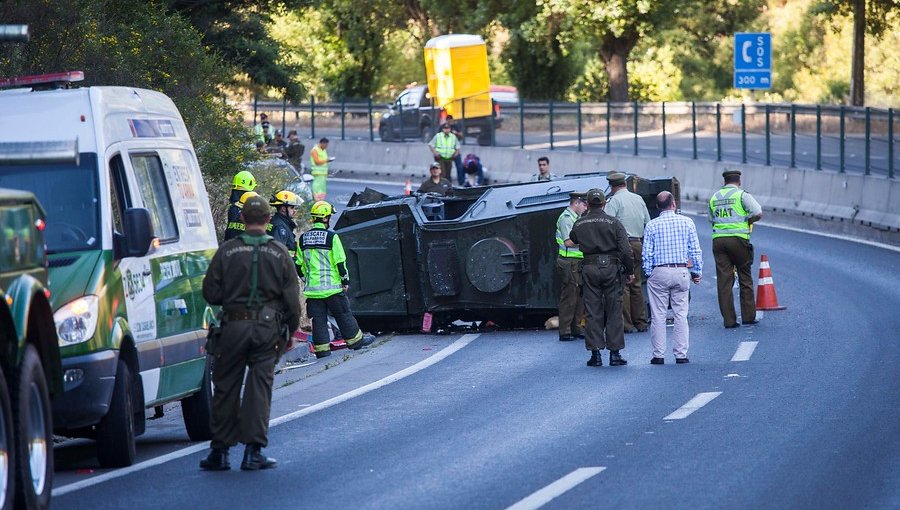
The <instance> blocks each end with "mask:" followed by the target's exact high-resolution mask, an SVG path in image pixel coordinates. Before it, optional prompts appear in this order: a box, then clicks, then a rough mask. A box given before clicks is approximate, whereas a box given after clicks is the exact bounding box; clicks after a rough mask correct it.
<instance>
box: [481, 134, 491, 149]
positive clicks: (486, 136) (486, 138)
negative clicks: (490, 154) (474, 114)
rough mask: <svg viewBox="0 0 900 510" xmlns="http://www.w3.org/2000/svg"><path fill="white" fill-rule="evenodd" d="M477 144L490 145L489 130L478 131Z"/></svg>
mask: <svg viewBox="0 0 900 510" xmlns="http://www.w3.org/2000/svg"><path fill="white" fill-rule="evenodd" d="M478 145H480V146H482V147H488V146H490V145H491V132H490V131H482V132H481V133H478Z"/></svg>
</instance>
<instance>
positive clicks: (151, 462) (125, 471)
mask: <svg viewBox="0 0 900 510" xmlns="http://www.w3.org/2000/svg"><path fill="white" fill-rule="evenodd" d="M479 336H480V335H477V334H474V335H463V336H462V337H460V338H459V339H458V340H457V341H455V342H453V343H452V344H450V345H449V346H447V347H445V348H443V349H441V350H440V351H438V352H436V353H434V354H433V355H431V356H429V357H428V358H425V359H423V360H422V361H420V362H418V363H416V364H415V365H412V366H410V367H406V368H404V369H403V370H401V371H399V372H396V373H394V374H391V375H389V376H387V377H385V378H383V379H380V380H378V381H375V382H373V383H371V384H367V385H365V386H362V387H360V388H357V389H355V390H352V391H348V392H347V393H344V394H341V395H338V396H336V397H334V398H330V399H328V400H326V401H324V402H319V403H318V404H315V405H312V406H310V407H307V408H305V409H300V410H299V411H294V412H292V413H290V414H286V415H284V416H280V417H278V418H275V419H273V420H270V421H269V427H274V426H276V425H280V424H282V423H286V422H289V421H291V420H296V419H297V418H300V417H301V416H305V415H307V414H311V413H314V412H316V411H321V410H322V409H327V408H329V407H331V406H333V405H336V404H340V403H341V402H345V401H347V400H350V399H351V398H354V397H358V396H360V395H362V394H365V393H368V392H370V391H373V390H377V389H378V388H381V387H382V386H387V385H388V384H391V383H392V382H397V381H399V380H400V379H403V378H404V377H408V376H410V375H412V374H414V373H416V372H418V371H420V370H424V369H426V368H428V367H430V366H431V365H434V364H435V363H438V362H439V361H441V360H443V359H444V358H446V357H447V356H450V355H451V354H453V353H455V352H456V351H458V350H460V349H462V348H463V347H465V346H467V345H469V344H470V343H472V341H473V340H475V339H476V338H478V337H479ZM207 448H209V441H206V442H203V443H200V444H195V445H191V446H189V447H187V448H182V449H181V450H176V451H174V452H171V453H167V454H165V455H162V456H160V457H155V458H152V459H148V460H145V461H143V462H139V463H137V464H135V465H133V466H129V467H127V468H122V469H117V470H115V471H110V472H108V473H103V474H102V475H97V476H95V477H93V478H88V479H86V480H81V481H80V482H75V483H70V484H68V485H63V486H62V487H57V488H55V489H53V492H52V494H51V495H52V496H53V497H59V496H62V495H64V494H69V493H70V492H75V491H77V490H81V489H84V488H86V487H90V486H92V485H97V484H100V483H103V482H106V481H109V480H114V479H116V478H121V477H123V476H126V475H130V474H131V473H135V472H137V471H143V470H144V469H147V468H151V467H154V466H158V465H160V464H164V463H166V462H169V461H170V460H175V459H180V458H182V457H186V456H188V455H193V454H195V453H197V452H200V451H203V450H206V449H207Z"/></svg>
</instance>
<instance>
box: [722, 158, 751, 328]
mask: <svg viewBox="0 0 900 510" xmlns="http://www.w3.org/2000/svg"><path fill="white" fill-rule="evenodd" d="M722 177H723V179H724V180H725V186H724V187H723V188H722V189H720V190H719V191H717V192H716V193H715V194H714V195H713V196H712V198H710V199H709V221H710V223H712V227H713V233H712V243H713V257H714V258H715V260H716V280H717V282H716V283H717V286H718V293H719V311H720V312H721V313H722V319H723V320H724V322H725V327H726V328H736V327H738V322H737V316H736V315H735V311H734V295H733V293H732V291H731V288H732V286H733V285H734V273H735V270H737V275H738V283H739V285H740V298H741V322H742V323H744V324H756V322H757V320H756V303H755V301H754V299H753V275H752V274H751V271H752V269H753V245H752V244H750V230H751V228H750V225H751V224H753V223H755V222H757V221H759V220H760V218H762V207H760V205H759V202H757V201H756V199H754V198H753V197H752V196H751V195H750V193H747V192H746V191H744V190H742V189H741V171H740V170H725V171H724V172H722Z"/></svg>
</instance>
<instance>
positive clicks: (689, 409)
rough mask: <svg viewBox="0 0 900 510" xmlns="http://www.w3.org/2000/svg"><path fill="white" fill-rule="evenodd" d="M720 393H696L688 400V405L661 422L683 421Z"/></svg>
mask: <svg viewBox="0 0 900 510" xmlns="http://www.w3.org/2000/svg"><path fill="white" fill-rule="evenodd" d="M721 394H722V392H721V391H707V392H704V393H698V394H697V395H696V396H695V397H694V398H692V399H690V400H688V403H687V404H685V405H683V406H681V407H679V408H678V409H676V410H675V411H674V412H672V414H670V415H668V416H666V417H665V418H663V420H683V419H684V418H687V417H688V416H690V415H691V414H693V413H694V411H696V410H697V409H700V408H701V407H703V406H705V405H706V404H708V403H710V402H712V400H713V399H714V398H716V397H718V396H719V395H721Z"/></svg>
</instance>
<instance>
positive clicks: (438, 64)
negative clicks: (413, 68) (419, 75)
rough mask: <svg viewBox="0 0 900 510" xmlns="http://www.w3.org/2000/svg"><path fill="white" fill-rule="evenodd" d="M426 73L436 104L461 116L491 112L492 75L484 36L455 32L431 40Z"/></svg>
mask: <svg viewBox="0 0 900 510" xmlns="http://www.w3.org/2000/svg"><path fill="white" fill-rule="evenodd" d="M425 72H426V74H427V76H428V90H429V91H431V95H432V97H433V98H434V105H435V107H441V108H444V109H445V111H446V112H447V113H448V114H450V115H453V117H454V118H457V119H462V118H464V117H465V118H472V117H488V116H490V115H491V112H492V105H491V94H490V86H491V77H490V74H489V73H488V61H487V46H486V45H485V43H484V39H482V38H481V36H478V35H469V34H451V35H442V36H440V37H435V38H433V39H431V40H429V41H428V42H427V43H426V44H425ZM463 100H465V108H463Z"/></svg>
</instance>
